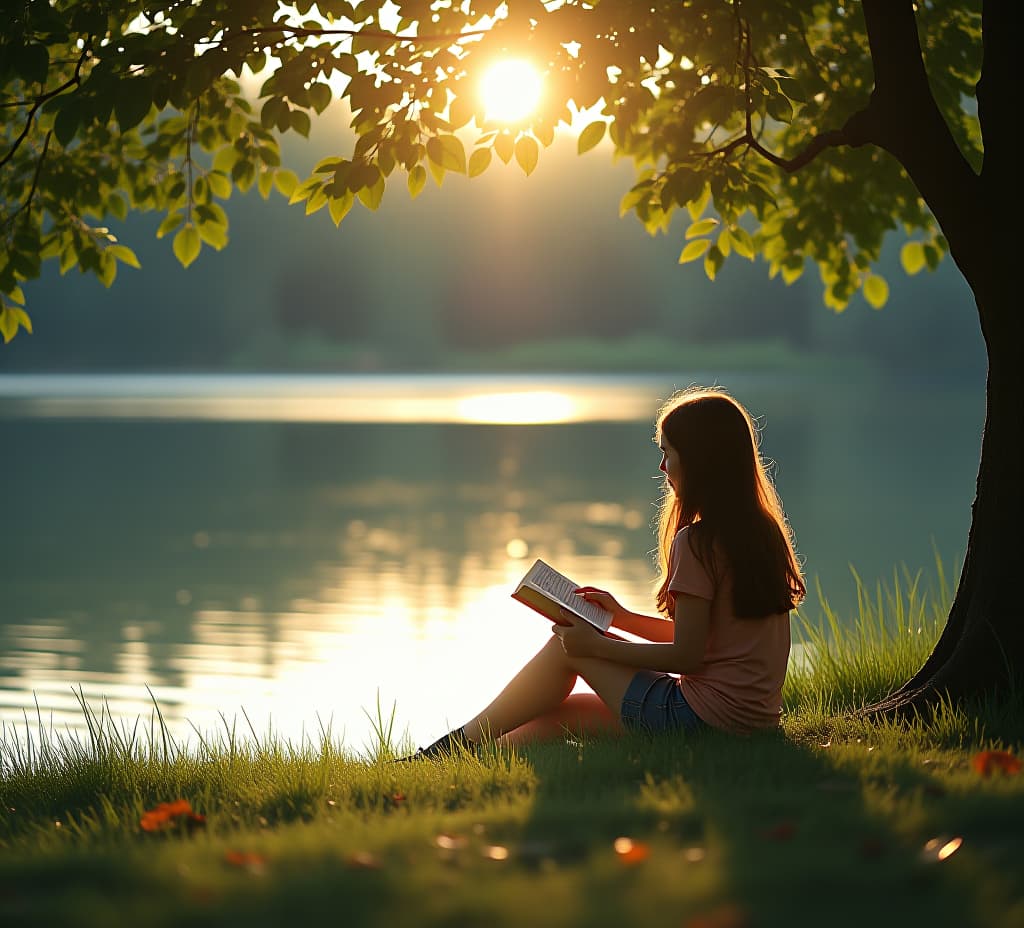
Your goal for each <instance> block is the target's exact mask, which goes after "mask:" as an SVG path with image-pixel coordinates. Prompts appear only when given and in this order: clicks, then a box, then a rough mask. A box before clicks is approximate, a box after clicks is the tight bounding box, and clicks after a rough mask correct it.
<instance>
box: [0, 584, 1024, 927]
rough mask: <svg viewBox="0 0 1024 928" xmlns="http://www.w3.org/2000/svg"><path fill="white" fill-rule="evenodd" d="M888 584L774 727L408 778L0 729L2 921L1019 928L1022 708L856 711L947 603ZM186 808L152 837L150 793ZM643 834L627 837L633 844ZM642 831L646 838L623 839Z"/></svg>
mask: <svg viewBox="0 0 1024 928" xmlns="http://www.w3.org/2000/svg"><path fill="white" fill-rule="evenodd" d="M938 567H939V570H938V580H937V583H936V584H934V585H933V588H931V589H929V590H927V591H925V590H923V589H922V584H921V579H920V577H919V576H911V575H910V574H908V573H907V572H906V571H902V572H898V573H896V574H894V577H893V580H892V582H891V583H890V584H887V585H880V586H878V587H877V588H876V589H875V590H874V591H868V590H867V589H866V588H865V587H864V585H863V584H860V583H859V582H858V587H859V589H860V593H861V595H860V610H859V617H858V619H857V621H855V622H854V623H852V624H844V623H843V622H840V621H839V619H838V617H836V616H835V615H834V613H833V612H832V611H831V610H830V608H829V607H828V604H827V602H825V601H824V600H823V601H822V609H821V614H820V617H819V619H818V620H817V621H810V620H808V619H804V618H801V619H800V620H799V621H798V622H797V628H796V639H797V641H798V642H800V643H801V645H802V646H803V647H802V648H800V649H799V650H800V651H801V653H802V654H803V657H802V659H801V660H799V661H798V662H796V664H795V666H794V668H793V670H792V672H791V673H790V675H789V678H788V680H787V684H786V689H785V693H784V699H785V706H786V714H785V719H784V725H783V728H782V730H781V731H779V732H776V733H770V734H764V735H758V736H755V737H751V738H735V737H730V736H727V735H723V734H720V733H714V732H711V733H707V734H705V735H703V736H700V737H697V738H693V739H690V740H688V741H681V740H679V739H678V738H672V737H644V736H640V735H630V736H626V737H622V738H618V739H614V738H603V739H602V738H583V737H580V736H579V735H576V734H573V733H567V737H566V738H565V739H564V740H563V741H559V742H557V743H548V744H539V745H535V746H532V747H530V748H528V749H518V750H512V749H501V748H497V747H493V746H492V747H491V748H489V749H488V750H486V751H485V752H484V753H483V754H482V756H480V757H476V756H472V755H468V754H463V755H460V756H458V757H455V758H453V759H451V760H449V761H447V762H443V763H425V764H399V765H396V764H393V763H391V758H392V757H393V756H394V754H395V753H396V752H401V751H403V750H405V749H406V748H409V747H411V746H410V745H408V744H396V743H393V742H394V733H393V732H392V731H391V730H390V727H389V726H390V720H389V719H388V718H387V717H386V716H384V715H383V714H382V715H381V716H380V717H379V718H378V720H377V724H378V739H377V740H378V743H377V745H376V751H375V754H374V756H373V757H372V758H371V759H370V760H369V761H365V760H357V759H354V758H353V756H352V755H351V754H349V753H347V752H346V751H345V750H344V749H343V747H342V746H341V745H339V744H338V743H336V741H335V739H334V738H333V737H332V733H331V732H330V730H329V729H323V730H321V732H320V733H319V735H318V737H317V738H315V739H313V738H308V737H307V738H304V739H303V740H302V741H300V742H298V743H294V742H289V741H287V740H284V739H281V738H277V737H274V736H269V735H268V736H264V737H262V738H259V737H257V736H256V734H255V732H253V731H251V730H250V731H246V732H244V736H243V734H240V733H239V732H238V731H237V730H236V727H235V726H234V725H233V724H232V723H229V722H228V721H227V720H226V719H225V724H224V728H223V730H222V731H220V732H218V733H213V734H200V733H198V732H197V739H198V740H197V745H196V746H195V747H191V748H184V747H182V746H180V745H177V744H175V743H174V741H173V740H172V739H171V738H170V736H169V734H168V732H167V729H166V727H165V726H164V725H163V723H162V719H161V717H160V714H159V706H157V705H156V704H155V703H154V709H153V712H152V714H151V716H150V718H149V720H148V721H146V722H143V721H142V720H138V721H136V722H134V723H132V724H129V723H127V722H124V721H119V720H116V719H114V718H111V717H110V716H109V714H107V713H106V711H105V709H104V708H103V707H100V708H99V709H98V710H96V709H94V708H92V707H90V706H89V705H87V704H86V703H85V701H84V700H82V712H83V713H84V714H85V718H86V720H87V725H88V731H89V736H88V738H87V739H85V740H79V739H77V738H74V737H72V736H69V735H61V734H60V733H58V732H56V731H54V730H52V729H48V728H47V727H46V726H45V725H43V724H41V723H39V724H36V725H31V724H30V723H28V722H27V721H26V723H25V726H24V728H19V730H18V731H12V730H10V729H8V730H5V731H4V733H3V737H2V738H0V765H2V769H3V773H2V776H0V924H3V925H5V926H6V925H60V924H74V925H76V926H77V925H83V926H87V925H105V926H106V925H110V924H112V923H117V924H122V923H123V924H141V925H147V926H149V925H153V926H160V925H179V924H189V925H205V924H209V925H218V926H221V925H246V926H253V925H280V924H286V923H295V924H297V923H300V922H301V923H306V922H312V921H315V920H323V921H326V920H330V921H331V923H341V924H344V925H359V926H363V925H368V926H369V925H388V926H391V925H396V926H403V925H410V926H412V925H415V926H420V925H437V926H441V925H452V926H455V925H458V926H464V925H468V926H472V925H488V926H504V925H508V926H523V925H530V926H533V925H537V926H545V925H552V926H554V925H558V926H563V925H586V926H605V925H607V926H615V928H620V926H622V925H633V924H646V923H652V922H654V921H657V922H658V923H664V924H667V925H672V926H689V928H698V926H705V928H707V926H717V928H739V926H762V925H763V926H775V925H818V924H820V923H825V924H828V925H830V926H832V925H837V926H844V925H851V926H852V925H857V926H863V925H865V924H874V925H888V924H892V925H896V924H900V925H903V924H925V923H931V924H936V925H956V926H970V925H978V926H986V928H988V926H993V928H1003V926H1006V928H1018V926H1021V925H1024V878H1022V876H1021V868H1020V859H1021V853H1022V851H1024V776H1019V775H1017V776H1013V775H993V776H990V777H982V776H981V775H980V774H979V773H978V772H977V770H976V769H975V768H974V767H973V765H972V762H971V761H972V758H973V757H974V756H975V755H976V754H977V753H978V752H981V751H987V750H1007V751H1010V752H1013V753H1014V754H1017V755H1020V754H1021V753H1022V746H1024V713H1022V710H1021V707H1020V705H1019V702H1018V703H1014V702H1008V703H1002V704H998V703H992V702H990V703H977V704H974V705H968V706H957V707H954V706H950V705H945V706H940V707H938V708H937V709H936V710H935V711H933V712H932V713H930V714H929V715H928V716H927V717H923V718H919V719H917V720H916V721H915V722H913V723H909V722H904V723H895V722H868V721H859V720H852V719H849V718H846V717H845V716H844V712H845V710H847V709H849V708H852V707H855V706H857V705H860V704H863V702H864V701H866V700H870V699H872V698H875V697H879V696H882V695H884V694H885V693H886V692H887V691H888V690H889V689H890V688H891V687H892V686H893V685H894V684H895V683H896V682H898V681H900V680H901V679H903V678H904V677H905V676H907V675H908V674H909V673H910V671H912V670H913V669H915V668H916V666H918V665H919V664H920V662H921V661H922V660H923V658H924V656H925V655H926V654H927V653H928V651H929V650H930V648H931V645H932V643H933V641H934V640H935V637H936V636H937V634H938V632H939V630H940V629H941V626H942V622H943V621H944V616H945V614H946V609H947V607H948V596H949V594H948V589H947V586H946V584H945V582H944V579H943V576H942V571H941V565H938ZM177 799H186V800H187V801H188V802H189V803H190V805H191V808H192V810H194V812H195V813H196V814H198V815H201V816H203V817H204V819H205V821H204V822H203V823H199V822H196V821H194V820H190V819H189V818H188V817H187V816H181V817H179V818H176V819H172V820H170V821H169V822H168V827H167V828H166V829H165V830H161V831H156V832H147V831H144V830H143V829H142V828H141V827H140V821H141V819H142V816H143V814H144V813H145V812H146V810H148V809H152V808H154V807H155V806H157V804H159V803H161V802H167V801H171V800H177ZM623 839H628V842H627V841H625V840H623ZM629 842H632V843H629Z"/></svg>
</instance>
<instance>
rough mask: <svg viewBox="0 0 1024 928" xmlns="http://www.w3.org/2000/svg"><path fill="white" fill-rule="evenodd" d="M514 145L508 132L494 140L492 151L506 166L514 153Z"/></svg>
mask: <svg viewBox="0 0 1024 928" xmlns="http://www.w3.org/2000/svg"><path fill="white" fill-rule="evenodd" d="M515 144H516V143H515V140H514V139H513V138H512V135H511V133H509V132H502V133H501V134H500V135H498V136H497V137H496V138H495V139H494V150H495V151H496V152H497V153H498V157H499V158H501V160H502V161H504V162H505V164H508V163H509V162H510V161H511V160H512V155H513V153H514V151H515Z"/></svg>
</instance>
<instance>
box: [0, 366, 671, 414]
mask: <svg viewBox="0 0 1024 928" xmlns="http://www.w3.org/2000/svg"><path fill="white" fill-rule="evenodd" d="M664 387H665V380H664V378H643V377H631V378H628V379H624V378H607V377H601V378H597V377H591V378H579V377H573V378H570V377H558V376H551V375H546V376H544V375H542V376H540V377H521V378H516V377H510V376H508V375H503V376H501V377H494V378H487V377H481V376H479V375H472V376H461V377H460V376H405V377H402V376H391V375H388V376H358V375H356V376H331V377H318V376H308V375H280V376H267V375H255V376H248V375H236V376H230V377H226V376H223V375H215V374H212V375H190V376H187V377H182V376H175V375H160V374H146V375H132V374H111V375H106V376H100V375H87V376H77V375H56V374H38V375H35V374H34V375H18V376H6V377H5V376H2V375H0V397H2V398H3V400H4V410H3V413H2V414H4V415H28V416H35V417H56V418H93V419H114V418H128V419H172V420H173V419H177V420H190V421H194V420H210V421H215V422H246V421H258V422H390V423H399V422H402V423H410V422H418V423H424V422H433V423H441V422H464V423H481V424H488V423H490V424H502V425H530V424H541V423H552V422H598V421H601V422H607V421H614V422H629V421H635V420H637V419H648V418H650V416H651V415H652V407H651V397H652V391H654V390H660V389H663V388H664ZM510 388H511V389H510ZM665 398H666V395H662V396H661V397H660V399H665Z"/></svg>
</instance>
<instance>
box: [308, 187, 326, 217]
mask: <svg viewBox="0 0 1024 928" xmlns="http://www.w3.org/2000/svg"><path fill="white" fill-rule="evenodd" d="M326 205H327V193H326V191H325V190H324V188H323V187H319V188H318V189H316V190H314V191H313V193H312V194H311V195H310V197H309V199H308V200H306V215H307V216H311V215H312V214H313V213H315V212H316V211H317V210H319V209H323V208H324V207H325V206H326Z"/></svg>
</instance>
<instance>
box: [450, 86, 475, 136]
mask: <svg viewBox="0 0 1024 928" xmlns="http://www.w3.org/2000/svg"><path fill="white" fill-rule="evenodd" d="M472 118H473V100H472V98H471V97H470V96H468V95H466V94H463V95H462V96H461V97H456V98H455V99H454V100H452V102H451V104H450V105H449V107H448V123H449V125H451V127H452V128H453V129H461V128H462V127H463V126H464V125H466V123H468V122H469V121H470V120H471V119H472Z"/></svg>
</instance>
